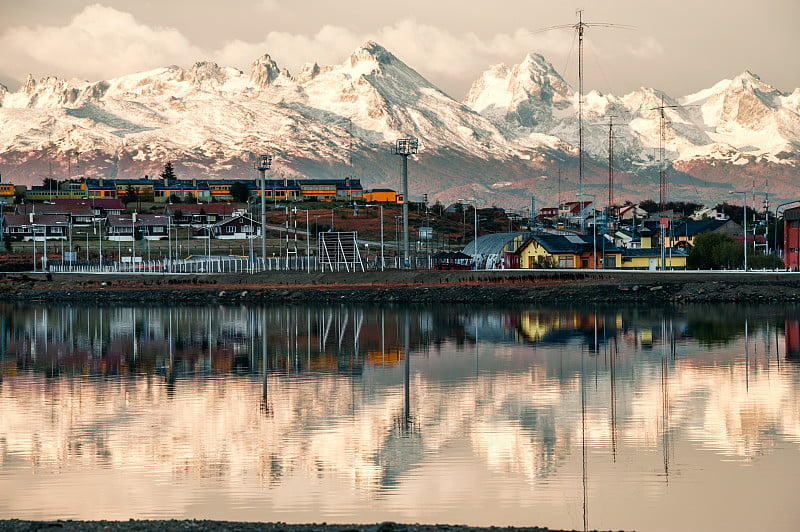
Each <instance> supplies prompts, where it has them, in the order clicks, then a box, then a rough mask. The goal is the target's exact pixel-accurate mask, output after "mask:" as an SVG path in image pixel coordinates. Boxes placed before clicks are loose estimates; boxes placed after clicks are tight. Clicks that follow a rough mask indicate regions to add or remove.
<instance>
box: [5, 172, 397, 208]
mask: <svg viewBox="0 0 800 532" xmlns="http://www.w3.org/2000/svg"><path fill="white" fill-rule="evenodd" d="M236 187H239V189H240V191H241V190H246V195H247V196H248V197H249V196H256V197H260V196H261V188H262V187H261V181H260V180H258V179H150V178H149V177H148V176H145V177H144V178H142V179H103V178H99V179H84V178H81V179H72V180H67V181H64V182H61V183H57V184H56V186H55V187H53V186H52V184H48V185H37V186H33V187H25V186H16V185H14V184H12V183H5V182H2V183H0V201H3V200H4V201H6V203H13V201H14V199H15V198H18V197H22V198H24V199H25V200H26V201H54V200H57V199H58V200H64V199H73V200H79V199H114V198H119V199H126V200H129V199H137V200H140V201H153V202H157V203H158V202H163V203H166V202H168V201H175V200H181V201H189V200H191V201H193V202H199V203H212V202H227V201H234V199H235V197H236V196H238V194H237V193H236V191H235V189H236ZM264 197H265V199H267V200H269V201H271V202H278V201H281V202H294V201H366V202H386V203H402V202H403V199H404V198H403V195H402V194H398V193H397V192H396V191H394V190H391V189H386V188H377V189H372V190H364V188H363V186H362V185H361V180H360V179H354V178H349V177H347V178H344V179H288V178H284V179H268V180H265V182H264Z"/></svg>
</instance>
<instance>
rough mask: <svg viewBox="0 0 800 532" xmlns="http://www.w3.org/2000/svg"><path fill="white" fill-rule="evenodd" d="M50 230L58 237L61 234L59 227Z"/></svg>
mask: <svg viewBox="0 0 800 532" xmlns="http://www.w3.org/2000/svg"><path fill="white" fill-rule="evenodd" d="M52 230H53V234H54V235H60V234H61V233H62V232H63V231H62V229H61V228H60V227H53V228H52Z"/></svg>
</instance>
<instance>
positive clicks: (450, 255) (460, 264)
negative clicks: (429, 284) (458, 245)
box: [431, 251, 472, 270]
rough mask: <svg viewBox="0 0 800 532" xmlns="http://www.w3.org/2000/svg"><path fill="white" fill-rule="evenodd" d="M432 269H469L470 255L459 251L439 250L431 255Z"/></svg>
mask: <svg viewBox="0 0 800 532" xmlns="http://www.w3.org/2000/svg"><path fill="white" fill-rule="evenodd" d="M431 258H432V259H433V269H434V270H469V269H470V268H471V263H472V257H470V256H469V255H467V254H466V253H461V252H460V251H440V252H439V253H436V254H435V255H433V257H431Z"/></svg>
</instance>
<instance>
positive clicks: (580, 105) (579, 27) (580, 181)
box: [575, 9, 594, 233]
mask: <svg viewBox="0 0 800 532" xmlns="http://www.w3.org/2000/svg"><path fill="white" fill-rule="evenodd" d="M577 12H578V23H577V24H575V31H576V32H577V33H578V188H579V190H578V192H579V193H580V195H581V201H583V30H584V28H585V27H586V26H585V25H584V23H583V10H582V9H578V10H577ZM592 208H594V207H592ZM584 212H585V211H584V209H583V205H581V233H583V232H584V231H585V229H586V215H585V214H584Z"/></svg>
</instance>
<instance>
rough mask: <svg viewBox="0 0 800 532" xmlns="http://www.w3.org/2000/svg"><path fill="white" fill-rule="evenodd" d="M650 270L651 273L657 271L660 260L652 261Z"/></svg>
mask: <svg viewBox="0 0 800 532" xmlns="http://www.w3.org/2000/svg"><path fill="white" fill-rule="evenodd" d="M648 269H649V270H650V271H651V272H653V271H656V269H658V259H650V265H649V268H648Z"/></svg>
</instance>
